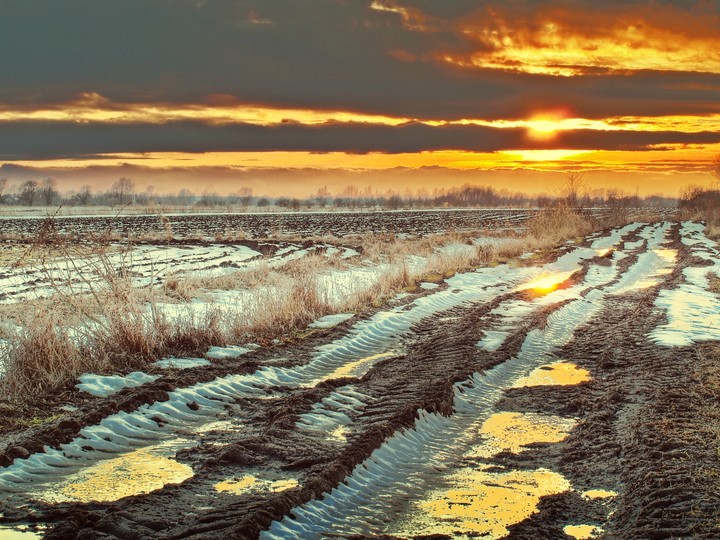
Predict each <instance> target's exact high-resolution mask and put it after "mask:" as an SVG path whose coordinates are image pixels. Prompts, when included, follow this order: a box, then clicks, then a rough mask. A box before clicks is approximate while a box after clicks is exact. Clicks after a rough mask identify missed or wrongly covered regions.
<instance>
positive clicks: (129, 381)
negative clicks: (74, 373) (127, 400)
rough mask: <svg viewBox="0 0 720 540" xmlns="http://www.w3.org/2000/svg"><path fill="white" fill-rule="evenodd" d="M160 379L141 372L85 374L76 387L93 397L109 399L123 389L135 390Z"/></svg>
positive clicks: (81, 376)
mask: <svg viewBox="0 0 720 540" xmlns="http://www.w3.org/2000/svg"><path fill="white" fill-rule="evenodd" d="M158 378H159V376H157V375H148V374H147V373H143V372H141V371H133V372H132V373H128V374H127V375H125V376H122V375H95V374H94V373H84V374H82V375H80V377H79V379H80V383H79V384H76V385H75V387H76V388H77V389H78V390H81V391H83V392H87V393H88V394H92V395H93V396H98V397H107V396H111V395H113V394H116V393H117V392H119V391H120V390H122V389H123V388H134V387H136V386H141V385H143V384H145V383H148V382H153V381H155V380H157V379H158Z"/></svg>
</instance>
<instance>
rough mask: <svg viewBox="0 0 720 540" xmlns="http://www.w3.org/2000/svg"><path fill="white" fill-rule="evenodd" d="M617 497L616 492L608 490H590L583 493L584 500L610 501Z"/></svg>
mask: <svg viewBox="0 0 720 540" xmlns="http://www.w3.org/2000/svg"><path fill="white" fill-rule="evenodd" d="M616 496H617V492H616V491H610V490H607V489H589V490H587V491H583V492H582V497H583V498H584V499H608V498H610V497H616Z"/></svg>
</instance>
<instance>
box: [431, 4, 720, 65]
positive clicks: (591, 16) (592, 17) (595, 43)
mask: <svg viewBox="0 0 720 540" xmlns="http://www.w3.org/2000/svg"><path fill="white" fill-rule="evenodd" d="M707 9H710V8H707ZM709 15H711V13H706V12H704V11H703V10H702V9H700V8H698V9H696V10H695V11H687V10H682V9H678V8H676V7H674V6H670V5H660V4H652V5H645V6H637V5H636V6H620V5H617V4H612V5H604V4H602V3H599V2H598V3H596V4H594V5H591V6H586V7H585V8H580V7H579V6H576V7H575V9H569V8H568V7H560V6H553V5H549V4H543V5H538V6H535V7H534V8H530V7H528V6H526V5H523V6H522V10H520V9H514V8H513V7H512V6H505V5H497V6H495V7H487V8H486V9H485V10H482V11H480V12H476V13H474V14H473V15H471V16H469V17H467V18H464V19H462V20H461V21H459V22H458V23H457V32H458V33H459V34H460V35H462V36H464V37H465V38H466V39H467V40H469V41H470V42H471V43H472V44H473V45H474V46H473V49H474V50H473V51H471V52H469V53H460V54H457V53H441V54H439V55H438V57H439V59H440V60H441V61H443V62H446V63H450V64H453V65H456V66H460V67H465V68H485V69H500V70H507V71H518V72H524V73H530V74H544V75H556V76H574V75H582V74H588V73H597V72H608V71H609V72H623V71H631V72H633V71H638V70H660V71H683V72H706V73H720V47H718V27H717V14H715V16H709Z"/></svg>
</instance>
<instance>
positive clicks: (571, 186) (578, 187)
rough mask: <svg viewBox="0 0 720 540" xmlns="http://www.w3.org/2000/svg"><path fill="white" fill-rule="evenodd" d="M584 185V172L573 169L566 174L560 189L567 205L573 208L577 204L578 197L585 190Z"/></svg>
mask: <svg viewBox="0 0 720 540" xmlns="http://www.w3.org/2000/svg"><path fill="white" fill-rule="evenodd" d="M585 185H586V182H585V173H582V172H580V171H573V172H571V173H570V174H569V175H568V176H567V178H566V179H565V185H564V186H563V190H562V191H563V196H564V197H565V202H566V203H567V205H568V206H572V207H575V208H577V207H578V206H579V202H580V197H581V195H582V192H583V191H584V190H585Z"/></svg>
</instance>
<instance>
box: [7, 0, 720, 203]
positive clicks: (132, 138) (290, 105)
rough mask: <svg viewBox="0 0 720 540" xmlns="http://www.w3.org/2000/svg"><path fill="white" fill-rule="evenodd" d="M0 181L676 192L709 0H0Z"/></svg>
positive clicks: (692, 160)
mask: <svg viewBox="0 0 720 540" xmlns="http://www.w3.org/2000/svg"><path fill="white" fill-rule="evenodd" d="M0 48H1V50H2V51H3V53H2V54H0V73H1V74H2V75H1V77H2V84H0V164H2V165H1V167H0V177H6V178H8V179H9V180H10V181H11V182H19V181H22V180H24V179H27V178H35V179H42V178H46V177H49V176H52V177H54V178H56V179H58V181H59V183H60V184H59V185H60V189H61V190H67V189H72V188H74V187H77V186H79V185H81V184H87V183H89V184H91V185H92V186H93V188H94V189H96V190H102V189H107V188H108V187H109V185H110V184H111V183H112V181H113V180H115V179H117V178H118V177H120V176H127V177H130V178H132V179H133V180H135V182H136V184H137V186H138V188H139V189H144V187H145V186H147V185H153V186H154V187H155V190H156V191H158V192H173V191H177V190H178V189H180V188H182V187H188V188H190V189H192V190H193V191H195V192H197V193H201V192H203V191H204V190H206V189H210V190H216V191H218V192H221V193H229V192H233V191H236V190H238V189H239V188H240V187H243V186H249V187H251V188H252V189H253V190H254V192H255V193H257V194H267V195H283V194H290V195H294V196H305V195H309V194H311V193H314V192H315V191H316V190H317V188H318V187H320V186H323V185H327V186H328V187H329V188H330V190H331V191H332V192H339V191H341V190H342V188H343V187H344V186H346V185H348V184H354V185H357V186H360V187H364V186H366V185H371V186H372V187H373V188H378V189H381V190H385V189H388V188H396V189H399V190H400V191H401V192H402V191H404V190H405V189H406V188H408V187H410V188H417V187H428V188H430V189H432V188H434V187H443V186H457V185H461V184H463V183H466V182H469V183H472V184H478V185H490V186H494V187H497V188H499V189H502V188H507V189H510V190H522V191H527V192H532V193H542V192H550V193H553V192H556V191H557V189H558V188H559V186H560V185H561V183H562V180H563V178H564V177H566V176H567V174H568V173H569V172H571V171H577V170H582V171H586V179H587V181H588V185H589V187H590V188H604V187H611V188H618V187H619V188H622V189H624V190H626V191H628V192H631V193H635V191H636V190H637V191H639V193H641V194H651V193H665V194H670V195H677V194H678V192H679V190H680V189H681V188H682V187H684V186H687V185H689V184H695V185H703V186H709V185H710V183H711V180H712V177H711V175H710V172H709V171H710V161H711V158H712V157H713V156H714V155H716V154H718V153H720V1H719V0H687V1H679V0H655V1H651V0H636V1H623V2H620V1H615V0H603V1H595V0H565V1H550V0H517V1H502V2H501V1H497V0H492V1H470V0H399V1H392V0H306V1H298V0H257V1H244V0H122V1H120V0H115V1H98V0H65V1H63V2H58V1H53V0H45V1H39V0H4V1H3V2H2V16H1V17H0Z"/></svg>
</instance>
